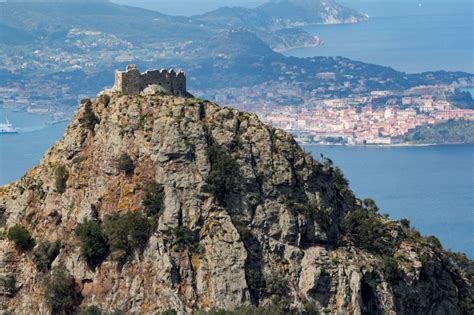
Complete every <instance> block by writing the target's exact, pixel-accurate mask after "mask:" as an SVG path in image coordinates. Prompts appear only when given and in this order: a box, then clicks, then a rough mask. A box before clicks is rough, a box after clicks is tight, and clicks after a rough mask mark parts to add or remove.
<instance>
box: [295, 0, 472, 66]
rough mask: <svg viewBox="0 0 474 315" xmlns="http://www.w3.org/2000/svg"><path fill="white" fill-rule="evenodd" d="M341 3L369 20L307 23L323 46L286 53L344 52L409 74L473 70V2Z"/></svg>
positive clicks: (390, 0) (402, 0)
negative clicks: (359, 12) (358, 11)
mask: <svg viewBox="0 0 474 315" xmlns="http://www.w3.org/2000/svg"><path fill="white" fill-rule="evenodd" d="M340 2H341V3H343V4H346V5H348V6H350V7H353V8H356V9H359V10H360V11H362V12H365V13H368V14H369V15H370V19H369V20H368V21H367V22H364V23H360V24H345V25H320V26H312V27H308V28H306V29H307V30H308V31H309V32H310V33H312V34H314V35H318V36H320V37H321V39H322V41H323V43H324V44H323V45H322V46H319V47H312V48H302V49H294V50H291V51H288V52H287V53H286V54H288V55H292V56H297V57H311V56H343V57H348V58H352V59H355V60H360V61H364V62H369V63H375V64H380V65H385V66H390V67H393V68H395V69H397V70H401V71H405V72H410V73H412V72H422V71H430V70H453V71H457V70H460V71H467V72H471V73H473V72H474V54H473V48H474V36H473V30H474V26H473V23H474V11H473V3H474V2H473V1H472V0H449V1H447V0H445V1H440V0H438V1H437V0H430V1H422V0H416V1H413V0H411V1H408V0H397V1H395V0H385V1H379V0H378V1H374V0H372V1H368V0H363V1H357V0H346V1H340ZM419 3H421V4H422V6H421V7H420V6H419Z"/></svg>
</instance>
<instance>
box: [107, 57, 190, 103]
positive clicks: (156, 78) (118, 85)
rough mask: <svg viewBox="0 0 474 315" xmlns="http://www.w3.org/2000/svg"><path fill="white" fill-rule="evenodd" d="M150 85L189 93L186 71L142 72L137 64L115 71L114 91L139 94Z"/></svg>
mask: <svg viewBox="0 0 474 315" xmlns="http://www.w3.org/2000/svg"><path fill="white" fill-rule="evenodd" d="M150 85H158V86H159V87H160V89H161V91H162V92H164V93H166V94H172V95H176V96H186V95H188V93H187V92H186V76H185V74H184V72H182V71H178V72H175V71H174V70H173V69H171V70H165V69H161V70H150V71H146V72H144V73H140V71H138V69H137V67H136V65H128V66H127V68H126V70H125V71H116V72H115V84H114V87H113V88H112V91H115V92H122V93H126V94H130V95H137V94H140V93H141V92H142V91H143V90H144V89H145V88H147V87H148V86H150Z"/></svg>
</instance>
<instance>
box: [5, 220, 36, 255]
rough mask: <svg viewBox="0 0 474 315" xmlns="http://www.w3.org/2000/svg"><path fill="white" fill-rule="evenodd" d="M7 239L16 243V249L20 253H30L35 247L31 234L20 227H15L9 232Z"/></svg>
mask: <svg viewBox="0 0 474 315" xmlns="http://www.w3.org/2000/svg"><path fill="white" fill-rule="evenodd" d="M7 238H8V239H9V240H10V241H12V242H14V243H15V247H16V248H17V249H18V250H20V251H29V250H30V249H32V248H33V247H34V246H35V241H34V239H33V238H32V237H31V234H30V232H28V230H27V229H25V228H23V227H21V226H19V225H15V226H14V227H12V228H10V229H9V230H8V233H7Z"/></svg>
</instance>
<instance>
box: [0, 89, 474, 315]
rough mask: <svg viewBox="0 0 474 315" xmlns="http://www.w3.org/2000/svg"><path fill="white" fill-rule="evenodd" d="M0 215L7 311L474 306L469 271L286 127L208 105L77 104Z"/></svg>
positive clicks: (405, 310)
mask: <svg viewBox="0 0 474 315" xmlns="http://www.w3.org/2000/svg"><path fill="white" fill-rule="evenodd" d="M0 210H1V211H0V215H1V219H2V220H0V221H1V222H2V225H3V231H4V234H5V235H7V237H4V238H3V239H2V240H0V242H1V243H2V246H1V248H2V249H1V252H0V300H1V301H2V305H3V311H5V312H15V313H16V312H18V313H24V314H27V313H37V314H47V313H50V312H53V313H56V312H57V313H72V312H74V311H77V310H78V309H85V308H87V307H91V306H95V307H97V308H100V309H102V310H107V311H112V310H120V311H123V312H126V313H140V314H141V313H143V314H148V313H156V312H161V311H165V310H168V309H173V310H176V311H177V312H179V313H183V314H184V313H190V312H192V311H195V310H200V309H203V310H209V309H235V308H239V307H242V306H249V307H250V306H251V305H253V307H254V308H256V307H257V306H258V307H261V308H270V309H272V310H274V313H279V312H282V313H289V312H293V313H296V314H317V313H319V312H325V313H332V314H348V313H351V314H352V313H353V314H361V313H374V314H375V313H387V314H414V313H417V314H418V313H423V314H425V313H426V314H444V313H449V314H461V313H463V312H468V311H472V296H473V295H472V282H471V281H472V278H471V276H470V274H469V273H468V272H467V271H466V266H469V265H470V264H471V262H470V261H467V262H466V260H464V264H463V263H462V262H463V260H462V259H461V258H462V257H460V256H456V255H449V254H448V253H446V252H444V251H443V250H442V249H441V248H440V246H439V244H438V243H437V242H436V240H435V239H430V238H424V237H421V236H420V235H419V234H418V233H417V232H416V231H414V230H412V229H411V228H410V227H409V224H408V223H407V222H395V221H390V220H388V219H385V218H383V217H381V216H379V215H378V214H377V209H376V205H375V203H373V202H372V201H371V200H365V201H361V200H358V199H357V198H356V197H355V196H354V194H353V193H352V191H351V190H350V189H349V187H348V183H347V180H346V179H345V178H344V176H343V175H342V173H341V172H340V170H339V169H337V168H334V167H333V166H332V164H331V162H330V160H324V161H316V160H314V159H313V158H312V157H311V156H310V155H309V154H307V153H305V152H304V151H303V150H302V149H301V148H300V147H299V146H298V145H297V143H296V142H295V141H294V139H293V138H292V136H290V135H289V134H287V133H285V132H284V131H282V130H278V129H273V128H271V127H269V126H267V125H264V124H263V123H261V122H260V121H259V119H258V118H257V116H255V115H254V114H249V113H244V112H239V111H237V110H235V109H231V108H222V107H219V106H218V105H216V104H213V103H211V102H208V101H203V100H199V99H194V98H184V97H176V96H169V95H163V94H162V93H156V94H153V92H150V91H148V92H147V93H142V94H141V95H127V94H123V93H119V92H112V91H108V92H105V93H102V94H101V95H99V96H97V97H96V98H95V99H94V100H84V101H83V102H81V105H80V107H79V109H78V112H77V115H76V116H75V117H74V118H73V120H72V122H71V123H70V125H69V126H68V127H67V129H66V131H65V134H64V137H63V138H62V139H61V140H60V141H58V142H57V143H56V144H55V145H54V146H53V147H52V148H51V149H50V150H48V151H47V152H46V154H45V155H44V157H43V159H42V160H41V162H40V163H39V165H38V166H37V167H35V168H33V169H31V170H30V171H28V172H27V173H26V174H25V175H24V176H23V177H22V178H21V179H20V180H19V181H17V182H15V183H12V184H10V185H7V186H4V187H1V188H0ZM21 231H23V232H21ZM25 231H26V232H25ZM28 234H29V235H30V236H29V235H28ZM32 242H34V244H33V243H32ZM56 244H58V247H56ZM30 245H31V246H30ZM471 266H472V265H471ZM64 292H66V293H67V294H66V293H64ZM61 294H63V295H66V297H67V298H65V297H64V296H59V297H58V295H61Z"/></svg>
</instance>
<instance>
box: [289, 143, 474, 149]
mask: <svg viewBox="0 0 474 315" xmlns="http://www.w3.org/2000/svg"><path fill="white" fill-rule="evenodd" d="M297 142H298V141H297ZM298 144H299V145H301V146H303V147H348V148H360V147H362V148H417V147H437V146H455V145H466V146H474V143H398V144H318V143H301V142H298Z"/></svg>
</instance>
